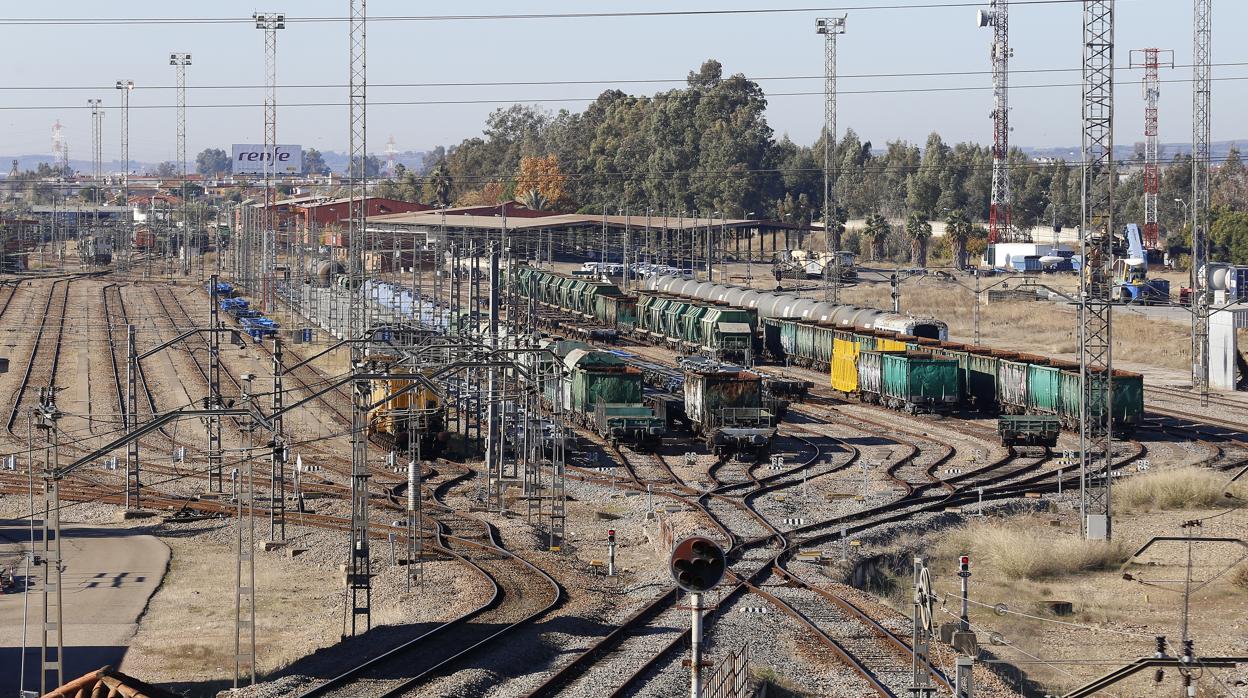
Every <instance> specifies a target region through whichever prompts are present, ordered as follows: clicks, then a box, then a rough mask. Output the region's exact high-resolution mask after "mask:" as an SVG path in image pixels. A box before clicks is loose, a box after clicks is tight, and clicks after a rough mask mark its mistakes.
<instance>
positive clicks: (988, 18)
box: [975, 10, 996, 27]
mask: <svg viewBox="0 0 1248 698" xmlns="http://www.w3.org/2000/svg"><path fill="white" fill-rule="evenodd" d="M995 19H996V18H995V17H993V15H992V10H977V11H976V12H975V25H976V26H979V27H986V26H989V25H990V24H992V23H993V22H994V21H995Z"/></svg>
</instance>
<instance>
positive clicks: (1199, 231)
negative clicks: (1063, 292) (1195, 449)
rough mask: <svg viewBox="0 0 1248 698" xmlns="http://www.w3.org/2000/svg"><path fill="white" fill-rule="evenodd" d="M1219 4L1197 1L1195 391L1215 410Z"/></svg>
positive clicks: (1194, 82)
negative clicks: (1212, 258)
mask: <svg viewBox="0 0 1248 698" xmlns="http://www.w3.org/2000/svg"><path fill="white" fill-rule="evenodd" d="M1212 5H1213V0H1192V10H1193V12H1192V15H1193V27H1192V29H1193V31H1192V269H1191V274H1192V277H1191V287H1192V386H1193V387H1194V388H1196V390H1198V391H1200V404H1201V405H1208V404H1209V293H1210V291H1209V279H1208V278H1207V276H1206V274H1205V267H1206V266H1207V265H1208V264H1209V167H1210V160H1209V139H1210V133H1211V132H1210V125H1209V117H1210V112H1211V110H1212V104H1211V95H1212V93H1213V90H1212V87H1211V79H1210V76H1211V67H1210V62H1211V60H1212V55H1213V54H1212V47H1211V43H1210V35H1211V33H1212V32H1211V26H1212V11H1213V9H1212Z"/></svg>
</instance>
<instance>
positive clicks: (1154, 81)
mask: <svg viewBox="0 0 1248 698" xmlns="http://www.w3.org/2000/svg"><path fill="white" fill-rule="evenodd" d="M1162 65H1165V67H1167V68H1173V67H1174V51H1163V50H1162V49H1159V48H1145V49H1138V50H1135V51H1132V52H1131V67H1132V68H1143V69H1144V248H1145V249H1148V250H1156V249H1160V247H1161V230H1160V226H1159V225H1158V223H1157V197H1158V192H1160V191H1161V162H1160V160H1159V156H1158V118H1157V117H1158V115H1157V100H1158V99H1160V97H1161V67H1162Z"/></svg>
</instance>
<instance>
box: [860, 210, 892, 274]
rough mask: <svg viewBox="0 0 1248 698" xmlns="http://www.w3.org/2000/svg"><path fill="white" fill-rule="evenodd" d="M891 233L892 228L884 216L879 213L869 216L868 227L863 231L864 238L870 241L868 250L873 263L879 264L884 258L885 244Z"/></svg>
mask: <svg viewBox="0 0 1248 698" xmlns="http://www.w3.org/2000/svg"><path fill="white" fill-rule="evenodd" d="M890 232H891V226H889V224H888V221H887V220H885V218H884V216H881V215H880V214H878V213H872V214H871V215H869V216H867V227H866V229H865V230H863V231H862V234H863V236H864V237H866V238H867V240H869V241H870V244H869V245H868V250H869V253H870V257H871V261H873V262H878V261H879V260H880V259H881V258H883V257H884V242H885V241H886V240H887V239H888V234H889V233H890Z"/></svg>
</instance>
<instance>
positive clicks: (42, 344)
mask: <svg viewBox="0 0 1248 698" xmlns="http://www.w3.org/2000/svg"><path fill="white" fill-rule="evenodd" d="M73 281H74V279H72V278H66V279H57V280H55V281H53V282H52V291H51V293H49V294H48V300H47V302H46V303H45V304H44V307H43V312H42V313H40V314H39V329H38V330H37V331H36V334H35V341H34V343H33V344H32V346H31V349H30V354H29V356H28V357H27V359H26V370H25V371H24V373H23V375H22V379H21V382H20V383H19V384H18V387H17V392H16V393H15V395H14V398H13V405H12V406H11V407H10V408H9V415H8V418H7V419H6V421H5V430H6V431H7V432H8V433H9V436H10V437H12V439H13V440H14V442H15V443H23V442H24V441H25V437H24V436H21V435H19V434H18V433H17V429H18V426H19V425H18V422H19V420H20V419H21V416H22V413H23V412H27V413H28V412H29V410H30V409H31V408H32V407H33V404H34V403H33V401H32V396H31V392H32V390H36V391H37V390H40V389H44V390H46V389H48V388H51V387H53V383H54V381H55V380H56V372H57V368H58V367H59V365H60V362H61V345H62V340H63V339H64V336H65V313H66V310H67V309H68V307H69V291H70V285H71V284H72V283H73ZM11 298H12V296H10V299H11ZM35 397H37V396H35Z"/></svg>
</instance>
